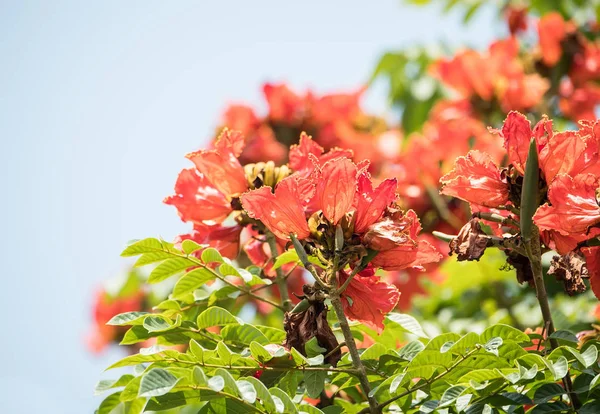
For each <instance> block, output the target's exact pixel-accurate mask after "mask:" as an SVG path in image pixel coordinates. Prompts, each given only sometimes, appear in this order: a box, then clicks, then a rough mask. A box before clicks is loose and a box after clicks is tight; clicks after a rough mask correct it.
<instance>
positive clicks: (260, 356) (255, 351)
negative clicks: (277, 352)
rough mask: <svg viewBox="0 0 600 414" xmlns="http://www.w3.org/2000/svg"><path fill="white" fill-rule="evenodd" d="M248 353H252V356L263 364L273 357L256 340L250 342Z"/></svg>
mask: <svg viewBox="0 0 600 414" xmlns="http://www.w3.org/2000/svg"><path fill="white" fill-rule="evenodd" d="M250 353H251V354H252V357H254V359H256V360H257V361H258V362H260V363H261V364H264V363H265V362H269V361H270V360H272V359H273V356H272V355H271V353H270V352H269V351H267V350H266V349H265V348H264V347H263V346H262V345H261V344H259V343H258V342H252V343H251V344H250Z"/></svg>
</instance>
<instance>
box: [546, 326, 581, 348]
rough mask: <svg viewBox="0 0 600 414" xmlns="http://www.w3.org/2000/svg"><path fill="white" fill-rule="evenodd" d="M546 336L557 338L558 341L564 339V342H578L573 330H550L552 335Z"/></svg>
mask: <svg viewBox="0 0 600 414" xmlns="http://www.w3.org/2000/svg"><path fill="white" fill-rule="evenodd" d="M548 338H553V339H558V340H559V341H566V342H571V343H575V344H576V343H577V342H579V341H578V339H577V337H576V336H575V334H574V333H573V332H569V331H566V330H562V329H561V330H558V331H556V332H552V335H550V336H549V337H548Z"/></svg>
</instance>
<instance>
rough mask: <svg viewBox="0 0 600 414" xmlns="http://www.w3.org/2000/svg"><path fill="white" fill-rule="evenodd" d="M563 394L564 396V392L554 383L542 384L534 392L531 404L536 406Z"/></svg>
mask: <svg viewBox="0 0 600 414" xmlns="http://www.w3.org/2000/svg"><path fill="white" fill-rule="evenodd" d="M563 394H566V391H565V389H564V388H563V387H561V386H560V385H558V384H556V383H554V382H552V383H548V384H544V385H542V386H541V387H539V388H538V389H537V390H535V393H534V394H533V402H534V403H536V404H542V403H545V402H548V401H550V400H552V399H553V398H555V397H558V396H560V395H563Z"/></svg>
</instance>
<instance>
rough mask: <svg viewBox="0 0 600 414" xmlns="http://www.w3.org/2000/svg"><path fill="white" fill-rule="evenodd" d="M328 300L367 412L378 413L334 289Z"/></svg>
mask: <svg viewBox="0 0 600 414" xmlns="http://www.w3.org/2000/svg"><path fill="white" fill-rule="evenodd" d="M330 298H331V304H332V306H333V309H334V310H335V314H336V315H337V318H338V320H339V322H340V328H341V329H342V333H343V334H344V340H345V341H346V346H347V347H348V351H349V352H350V356H351V357H352V365H354V368H355V369H356V371H357V375H358V379H359V381H360V386H361V387H362V390H363V392H364V394H365V396H366V397H367V399H368V401H369V410H370V412H371V414H376V413H377V412H378V411H377V401H375V398H373V397H370V396H369V394H370V393H371V384H369V379H368V378H367V371H366V369H365V366H364V365H363V363H362V361H361V360H360V354H359V353H358V348H357V347H356V342H354V337H353V336H352V332H351V331H350V325H348V319H346V315H345V314H344V308H343V307H342V301H341V300H340V296H339V294H338V293H337V291H336V289H335V288H333V289H331V291H330Z"/></svg>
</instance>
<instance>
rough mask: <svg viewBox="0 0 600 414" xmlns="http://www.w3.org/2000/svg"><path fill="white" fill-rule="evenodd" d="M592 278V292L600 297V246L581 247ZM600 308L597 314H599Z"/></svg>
mask: <svg viewBox="0 0 600 414" xmlns="http://www.w3.org/2000/svg"><path fill="white" fill-rule="evenodd" d="M581 251H582V252H583V255H584V256H585V263H586V266H587V269H588V275H589V278H590V286H591V288H592V292H594V295H596V297H597V298H598V299H600V247H584V248H582V249H581ZM599 313H600V312H598V310H597V311H596V314H599Z"/></svg>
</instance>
